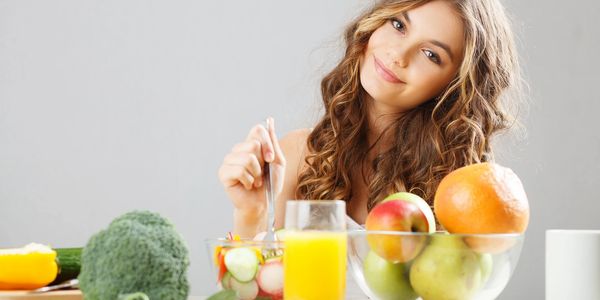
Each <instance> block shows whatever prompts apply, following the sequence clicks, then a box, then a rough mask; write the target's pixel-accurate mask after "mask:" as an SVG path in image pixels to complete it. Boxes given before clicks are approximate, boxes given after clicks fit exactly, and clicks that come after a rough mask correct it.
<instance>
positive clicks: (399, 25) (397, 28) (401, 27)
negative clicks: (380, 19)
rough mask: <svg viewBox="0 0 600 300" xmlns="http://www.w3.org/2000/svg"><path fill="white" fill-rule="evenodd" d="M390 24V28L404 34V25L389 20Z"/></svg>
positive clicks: (398, 21) (397, 21) (394, 20)
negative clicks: (392, 27)
mask: <svg viewBox="0 0 600 300" xmlns="http://www.w3.org/2000/svg"><path fill="white" fill-rule="evenodd" d="M390 21H391V23H392V26H394V28H395V29H396V30H398V31H400V32H404V30H406V26H404V23H403V22H402V21H400V20H398V19H394V18H393V19H391V20H390Z"/></svg>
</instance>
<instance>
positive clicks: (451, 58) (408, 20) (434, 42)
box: [402, 11, 454, 61]
mask: <svg viewBox="0 0 600 300" xmlns="http://www.w3.org/2000/svg"><path fill="white" fill-rule="evenodd" d="M402 17H404V19H405V20H406V23H408V24H409V25H410V17H409V16H408V11H403V12H402ZM429 42H430V43H432V44H434V45H436V46H438V47H440V48H442V49H444V51H446V53H448V56H450V60H451V61H453V60H454V55H452V51H451V50H450V46H448V44H446V43H442V42H440V41H438V40H430V41H429Z"/></svg>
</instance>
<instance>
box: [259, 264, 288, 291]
mask: <svg viewBox="0 0 600 300" xmlns="http://www.w3.org/2000/svg"><path fill="white" fill-rule="evenodd" d="M256 281H257V282H258V286H259V287H260V289H261V290H263V291H264V292H265V293H267V294H269V295H271V296H274V297H279V296H282V295H283V264H282V263H281V260H271V261H269V262H267V263H265V264H264V265H262V266H261V267H260V270H259V271H258V275H257V276H256Z"/></svg>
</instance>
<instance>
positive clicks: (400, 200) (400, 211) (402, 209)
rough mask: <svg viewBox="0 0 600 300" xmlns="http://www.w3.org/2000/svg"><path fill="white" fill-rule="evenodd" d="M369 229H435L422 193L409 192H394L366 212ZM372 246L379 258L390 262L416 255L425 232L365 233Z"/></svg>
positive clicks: (421, 230) (405, 260)
mask: <svg viewBox="0 0 600 300" xmlns="http://www.w3.org/2000/svg"><path fill="white" fill-rule="evenodd" d="M366 228H367V230H368V231H394V232H398V231H403V232H424V233H431V232H435V218H434V217H433V212H432V211H431V208H430V207H429V205H428V204H427V202H425V200H423V199H422V198H421V197H419V196H417V195H414V194H410V193H396V194H393V195H390V196H388V197H386V198H385V199H384V201H382V202H381V203H379V204H378V205H377V206H376V207H375V208H373V210H371V212H370V213H369V215H368V216H367V220H366ZM367 240H368V242H369V246H370V247H371V249H372V250H373V251H374V252H375V253H377V255H379V256H381V257H382V258H384V259H386V260H388V261H390V262H393V263H397V262H407V261H410V260H412V259H413V258H415V257H416V256H417V255H418V254H419V252H420V251H421V249H422V248H423V246H424V244H425V236H424V235H412V234H391V233H389V234H386V233H384V232H381V233H368V235H367Z"/></svg>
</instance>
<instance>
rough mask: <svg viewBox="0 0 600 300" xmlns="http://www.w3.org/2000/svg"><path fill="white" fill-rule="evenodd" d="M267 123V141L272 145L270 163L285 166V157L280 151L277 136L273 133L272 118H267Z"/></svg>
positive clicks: (273, 122) (273, 121)
mask: <svg viewBox="0 0 600 300" xmlns="http://www.w3.org/2000/svg"><path fill="white" fill-rule="evenodd" d="M268 122H270V124H271V126H269V132H268V133H269V139H270V140H271V142H272V145H273V154H274V157H273V160H272V162H274V163H277V164H280V165H285V156H284V155H283V151H282V150H281V146H280V145H279V140H278V139H277V134H276V133H275V120H274V119H273V118H269V120H268Z"/></svg>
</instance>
